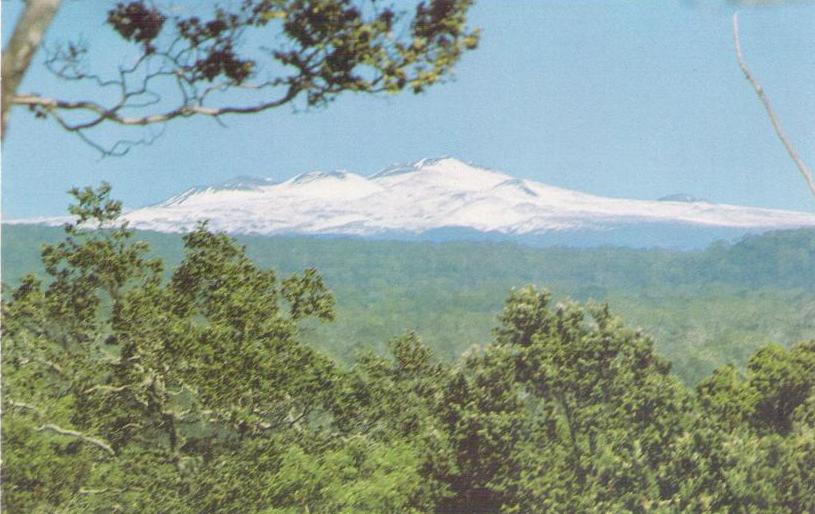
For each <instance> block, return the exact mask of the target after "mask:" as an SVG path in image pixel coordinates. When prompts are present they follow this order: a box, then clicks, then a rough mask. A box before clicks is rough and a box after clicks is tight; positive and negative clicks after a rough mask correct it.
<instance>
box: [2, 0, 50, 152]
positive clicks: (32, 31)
mask: <svg viewBox="0 0 815 514" xmlns="http://www.w3.org/2000/svg"><path fill="white" fill-rule="evenodd" d="M59 3H60V0H28V1H27V2H26V7H25V10H24V11H23V14H22V16H21V17H20V21H18V22H17V24H16V25H15V27H14V32H13V33H12V35H11V39H9V42H8V44H7V45H6V48H5V49H4V50H3V63H2V75H3V76H2V83H3V86H2V94H0V103H2V117H3V119H2V127H0V138H2V139H5V138H6V122H7V121H8V116H9V112H10V111H11V105H12V103H13V102H11V101H9V100H11V99H13V98H14V94H15V93H16V92H17V88H18V87H19V86H20V82H22V80H23V77H24V76H25V73H26V71H27V70H28V67H29V66H30V65H31V59H32V58H33V57H34V54H35V53H36V52H37V49H38V48H39V47H40V43H41V42H42V36H43V34H45V31H46V30H47V29H48V26H49V25H51V20H53V18H54V15H55V14H56V12H57V9H58V8H59Z"/></svg>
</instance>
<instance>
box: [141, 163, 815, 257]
mask: <svg viewBox="0 0 815 514" xmlns="http://www.w3.org/2000/svg"><path fill="white" fill-rule="evenodd" d="M126 218H127V219H128V220H129V221H130V223H131V226H133V227H135V228H140V229H148V230H157V231H162V232H182V231H188V230H190V229H192V228H193V227H194V226H195V224H196V223H198V222H199V221H200V220H204V219H207V220H209V224H210V227H211V228H212V229H215V230H222V231H225V232H229V233H233V234H253V233H254V234H313V235H329V234H330V235H351V236H372V237H388V236H393V237H417V236H419V237H420V236H421V235H422V234H432V233H436V232H439V231H448V232H449V231H451V230H452V231H464V232H466V233H468V234H469V236H468V237H470V238H471V237H472V236H473V234H490V235H493V236H495V235H500V236H507V237H516V236H525V237H543V236H547V235H551V234H559V235H560V236H563V235H565V234H570V233H580V234H584V235H585V234H587V233H613V232H614V231H615V230H616V231H626V233H628V234H636V229H638V228H640V227H641V228H643V230H645V228H647V229H648V230H647V231H648V232H649V233H651V234H658V235H664V237H661V238H659V237H658V238H656V239H654V237H649V239H648V242H649V244H650V243H654V242H655V241H657V239H665V240H666V241H667V242H668V244H670V242H671V237H672V236H671V235H670V233H671V231H675V230H676V229H678V228H681V230H682V231H683V233H687V232H688V231H690V232H694V231H696V232H699V231H704V230H712V229H717V230H718V232H716V234H722V233H727V234H738V233H747V232H755V231H762V230H769V229H781V228H794V227H815V214H809V213H803V212H793V211H784V210H775V209H761V208H753V207H740V206H734V205H723V204H714V203H710V202H706V201H702V200H698V199H696V198H693V197H690V196H688V195H671V196H668V197H664V198H661V199H660V200H655V201H646V200H627V199H618V198H607V197H602V196H596V195H591V194H587V193H581V192H578V191H571V190H567V189H562V188H557V187H552V186H548V185H546V184H542V183H539V182H535V181H531V180H523V179H518V178H514V177H511V176H509V175H506V174H504V173H500V172H497V171H494V170H489V169H485V168H482V167H478V166H474V165H472V164H468V163H465V162H462V161H460V160H457V159H454V158H449V157H445V158H438V159H423V160H421V161H418V162H416V163H413V164H406V165H405V164H398V165H393V166H390V167H388V168H385V169H383V170H382V171H380V172H378V173H375V174H373V175H371V176H368V177H364V176H361V175H358V174H355V173H351V172H345V171H335V172H309V173H303V174H300V175H297V176H296V177H293V178H291V179H289V180H287V181H285V182H281V183H274V182H272V181H270V180H268V179H256V178H252V177H239V178H238V179H233V180H231V181H228V182H226V183H224V184H222V185H220V186H217V187H204V188H192V189H189V190H187V191H185V192H183V193H181V194H179V195H177V196H174V197H172V198H170V199H168V200H166V201H164V202H161V203H159V204H157V205H153V206H150V207H146V208H143V209H138V210H134V211H131V212H129V213H127V214H126ZM722 230H724V231H725V232H722ZM710 234H713V232H710ZM712 237H713V236H712V235H711V236H710V238H712ZM561 240H562V237H561ZM604 241H607V242H608V241H609V240H607V239H604ZM565 242H567V243H568V239H566V240H565ZM612 242H613V241H612ZM654 244H661V243H659V242H656V243H654Z"/></svg>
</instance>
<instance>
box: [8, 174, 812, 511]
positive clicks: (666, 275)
mask: <svg viewBox="0 0 815 514" xmlns="http://www.w3.org/2000/svg"><path fill="white" fill-rule="evenodd" d="M73 195H74V196H75V199H76V204H75V205H73V206H72V207H71V208H70V213H71V214H72V215H73V216H74V217H75V218H76V221H75V223H73V224H69V225H66V227H65V228H64V230H63V231H62V233H61V234H60V235H59V236H58V235H57V232H56V230H46V229H31V228H28V227H4V231H5V234H4V241H5V242H7V243H13V245H12V246H11V247H9V245H8V244H4V246H3V264H4V269H3V271H4V281H6V283H8V284H9V286H8V287H7V288H4V292H3V305H2V309H3V330H4V335H3V352H4V355H3V369H2V372H3V373H2V376H3V390H4V394H3V434H2V437H3V449H4V456H3V458H4V462H3V464H4V465H3V468H2V482H3V495H2V502H3V508H4V509H5V510H6V511H7V512H42V513H45V512H48V513H50V512H99V513H102V512H104V513H109V512H145V513H150V512H155V513H159V512H161V513H169V512H172V513H185V512H189V513H200V512H265V513H365V512H369V513H389V512H391V513H410V512H414V513H420V512H421V513H434V512H435V513H477V512H485V513H486V512H504V513H535V512H564V513H565V512H620V513H624V512H632V513H633V512H637V513H639V512H643V513H644V512H661V513H668V512H772V513H805V512H813V511H815V471H813V470H815V341H813V340H809V341H807V340H806V338H807V336H808V337H810V338H811V337H812V324H811V323H812V322H811V320H812V319H813V318H812V311H813V309H814V307H813V300H812V299H813V294H814V293H813V292H815V266H813V263H814V262H815V234H813V232H812V231H809V232H805V231H799V232H779V233H773V234H769V235H766V236H760V237H751V238H747V239H745V240H743V241H741V242H738V243H736V244H724V243H723V244H720V245H715V246H713V247H711V248H709V249H707V250H705V251H701V252H690V253H679V252H668V251H656V250H653V251H641V250H638V251H634V250H623V249H596V250H579V251H578V250H568V249H531V248H523V247H516V246H511V245H486V244H474V243H445V244H438V245H429V244H420V243H415V244H414V243H410V244H409V243H391V242H362V241H341V240H304V239H281V238H278V239H261V238H242V239H240V240H237V241H236V240H235V239H233V238H230V237H228V236H226V235H224V234H217V233H212V232H210V231H208V230H207V227H206V225H200V226H199V228H198V229H197V230H195V231H193V232H190V233H188V234H186V235H184V236H183V237H178V236H159V235H156V234H144V233H139V232H134V231H132V230H130V229H128V228H127V226H126V225H124V224H117V218H118V217H119V215H120V214H121V204H120V203H119V202H117V201H115V200H112V199H111V198H110V188H109V187H107V186H102V187H100V188H98V189H92V188H86V189H83V190H74V191H73ZM43 242H44V243H46V244H45V245H43V246H42V247H41V248H40V249H39V250H38V253H39V254H40V255H39V257H40V262H41V263H40V265H39V266H38V267H36V269H35V266H34V265H33V260H32V259H33V258H34V255H32V253H34V250H35V249H37V247H38V246H40V243H43ZM270 265H273V266H270ZM25 268H29V269H31V270H33V271H36V274H25V275H23V273H22V271H23V270H24V269H25ZM527 284H534V285H527ZM547 288H548V289H547ZM550 291H551V292H550ZM570 298H572V299H570ZM618 312H622V313H625V316H624V318H621V317H620V316H619V315H618ZM335 319H336V321H334V320H335ZM640 325H642V326H643V327H644V328H638V327H639V326H640ZM406 328H407V330H405V329H406ZM411 329H415V330H411ZM490 329H491V330H490ZM425 330H426V331H427V334H424V333H423V332H424V331H425ZM377 338H381V339H380V340H378V341H375V342H374V344H370V343H369V342H370V341H372V340H375V339H377ZM425 338H426V339H425ZM796 340H797V341H796ZM778 343H782V344H778ZM678 357H681V358H679V359H677V358H678ZM671 361H675V362H676V361H678V365H677V366H676V367H675V368H674V369H672V365H671ZM676 370H681V371H679V372H677V371H676Z"/></svg>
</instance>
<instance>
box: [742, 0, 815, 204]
mask: <svg viewBox="0 0 815 514" xmlns="http://www.w3.org/2000/svg"><path fill="white" fill-rule="evenodd" d="M733 41H734V43H735V45H736V59H737V60H738V62H739V67H740V68H741V71H742V72H743V73H744V77H745V78H746V79H747V80H748V81H749V82H750V84H751V85H752V86H753V89H755V90H756V94H757V95H758V98H759V99H760V100H761V103H762V104H763V105H764V109H766V110H767V114H768V115H769V117H770V122H771V123H772V125H773V129H774V130H775V134H776V135H777V136H778V139H780V140H781V142H782V143H783V144H784V148H786V149H787V153H788V154H789V156H790V158H791V159H792V161H793V162H794V163H795V166H796V167H798V171H800V172H801V175H803V177H804V180H806V183H807V185H808V186H809V190H810V191H811V192H812V194H813V196H815V178H813V176H812V170H811V169H809V167H808V166H807V165H806V163H805V162H804V161H803V160H802V159H801V157H800V156H799V155H798V152H796V151H795V147H793V146H792V143H791V142H790V140H789V138H788V137H787V134H786V133H785V132H784V129H783V127H781V121H780V120H779V119H778V116H777V115H776V113H775V110H774V109H773V107H772V104H770V99H769V97H768V96H767V93H765V92H764V88H763V87H762V86H761V84H759V83H758V81H757V80H756V79H755V77H754V76H753V74H752V73H751V72H750V68H748V67H747V63H746V62H745V60H744V55H743V54H742V52H741V40H740V38H739V13H738V12H735V13H733Z"/></svg>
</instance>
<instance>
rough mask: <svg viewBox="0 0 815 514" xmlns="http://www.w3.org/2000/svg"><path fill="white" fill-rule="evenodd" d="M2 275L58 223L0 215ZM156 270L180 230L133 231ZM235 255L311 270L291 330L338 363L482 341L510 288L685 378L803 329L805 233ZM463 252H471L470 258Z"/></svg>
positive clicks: (812, 297)
mask: <svg viewBox="0 0 815 514" xmlns="http://www.w3.org/2000/svg"><path fill="white" fill-rule="evenodd" d="M3 231H4V235H5V237H4V245H3V248H2V260H3V281H4V283H5V284H7V285H9V286H16V285H19V283H20V280H21V279H22V277H23V276H24V275H25V274H26V273H28V272H32V271H33V272H36V273H38V274H40V275H41V274H42V273H43V272H44V267H43V265H42V264H41V263H40V255H39V254H40V251H41V246H42V245H43V244H46V243H48V244H55V243H58V242H59V241H60V240H61V239H62V238H63V236H64V232H63V230H62V229H61V228H54V227H43V226H35V225H4V226H3ZM137 237H138V239H140V240H144V241H146V242H148V243H149V246H150V250H149V255H151V256H152V257H155V258H159V259H161V260H162V262H164V263H165V271H164V273H163V276H164V277H165V278H169V277H170V274H171V270H172V268H173V267H175V266H177V265H178V264H179V263H180V262H181V261H182V259H183V258H184V251H185V250H184V242H183V240H182V238H181V236H179V235H173V234H162V233H156V232H142V231H139V232H137ZM236 241H237V242H238V243H239V244H241V245H242V246H245V248H246V253H247V255H248V256H249V257H250V258H251V259H252V261H253V262H254V263H255V264H257V265H258V266H260V267H262V268H271V269H274V270H275V271H277V272H279V273H282V274H290V273H295V272H297V271H299V270H303V269H306V268H315V269H317V270H319V272H320V274H321V276H322V277H323V278H324V280H325V282H326V284H327V286H328V287H329V288H330V289H331V291H332V294H333V296H334V298H335V300H336V306H335V311H336V317H335V318H336V319H335V320H334V321H333V322H332V323H315V322H311V321H308V320H305V321H304V322H303V323H302V325H301V327H300V329H299V337H300V340H301V341H303V342H304V343H306V344H308V345H309V346H311V347H313V348H317V349H319V350H320V351H322V352H324V353H326V354H327V355H329V356H331V357H332V358H334V359H335V360H338V361H340V362H342V363H343V364H346V365H347V364H350V363H352V362H354V361H355V360H356V359H357V358H358V357H359V356H360V354H361V353H364V352H365V351H368V350H371V349H374V350H376V351H377V353H379V354H381V355H384V354H385V353H386V352H387V341H388V340H389V339H390V338H392V337H395V336H398V335H400V334H404V333H405V332H408V331H415V332H417V333H418V334H420V335H421V336H422V339H423V341H424V342H425V343H426V344H427V345H428V346H430V347H431V348H432V349H433V352H434V353H435V354H436V355H437V356H438V357H439V358H441V359H442V360H444V361H447V362H452V361H453V360H454V359H456V358H457V357H458V356H460V355H461V354H462V353H464V352H466V351H467V350H469V349H470V348H472V347H473V346H485V345H487V344H489V343H490V342H491V340H492V330H493V328H494V327H495V325H496V323H497V317H498V314H499V313H500V312H501V309H502V308H503V303H504V300H505V299H506V297H507V295H508V294H509V292H510V291H511V290H512V289H513V288H518V287H523V286H525V285H535V286H537V287H538V288H542V289H546V290H548V291H550V292H551V294H552V296H553V298H554V300H555V301H556V302H558V301H568V300H573V301H577V302H581V303H589V302H594V303H597V302H608V303H609V304H610V305H611V306H612V308H613V310H614V312H615V313H617V314H618V315H620V316H622V317H623V318H624V319H625V320H626V324H628V325H629V326H631V327H633V328H638V327H639V328H642V329H643V331H645V332H646V333H648V334H649V335H651V336H652V337H653V338H654V341H655V345H656V349H657V351H658V352H659V353H660V354H661V355H663V356H665V357H666V358H668V359H669V360H670V361H671V362H672V364H673V371H674V373H675V374H676V375H678V376H679V377H680V378H681V379H682V380H683V381H684V382H685V383H686V384H687V385H694V384H696V382H698V381H699V380H700V379H702V378H703V377H705V376H707V375H709V374H710V373H711V372H712V371H713V370H714V369H715V368H717V367H719V366H721V365H724V364H736V365H739V366H743V365H744V364H745V363H746V362H747V360H748V358H749V357H750V354H751V353H752V352H754V351H755V350H757V349H758V348H760V347H761V346H764V345H766V344H770V343H779V344H782V345H785V346H787V345H789V344H792V343H794V342H796V341H801V340H804V339H808V338H812V336H813V333H815V321H813V320H815V230H807V229H801V230H790V231H778V232H769V233H765V234H762V235H756V236H749V237H747V238H745V239H743V240H741V241H738V242H735V243H724V242H722V243H719V244H715V245H713V246H710V247H709V248H707V249H705V250H701V251H669V250H660V249H652V250H635V249H626V248H611V247H609V248H581V249H570V248H531V247H528V246H522V245H516V244H512V243H486V242H445V243H431V242H404V241H369V240H355V239H338V238H333V239H318V238H305V237H261V236H255V237H252V236H240V237H238V238H237V239H236ZM474 257H475V258H474Z"/></svg>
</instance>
